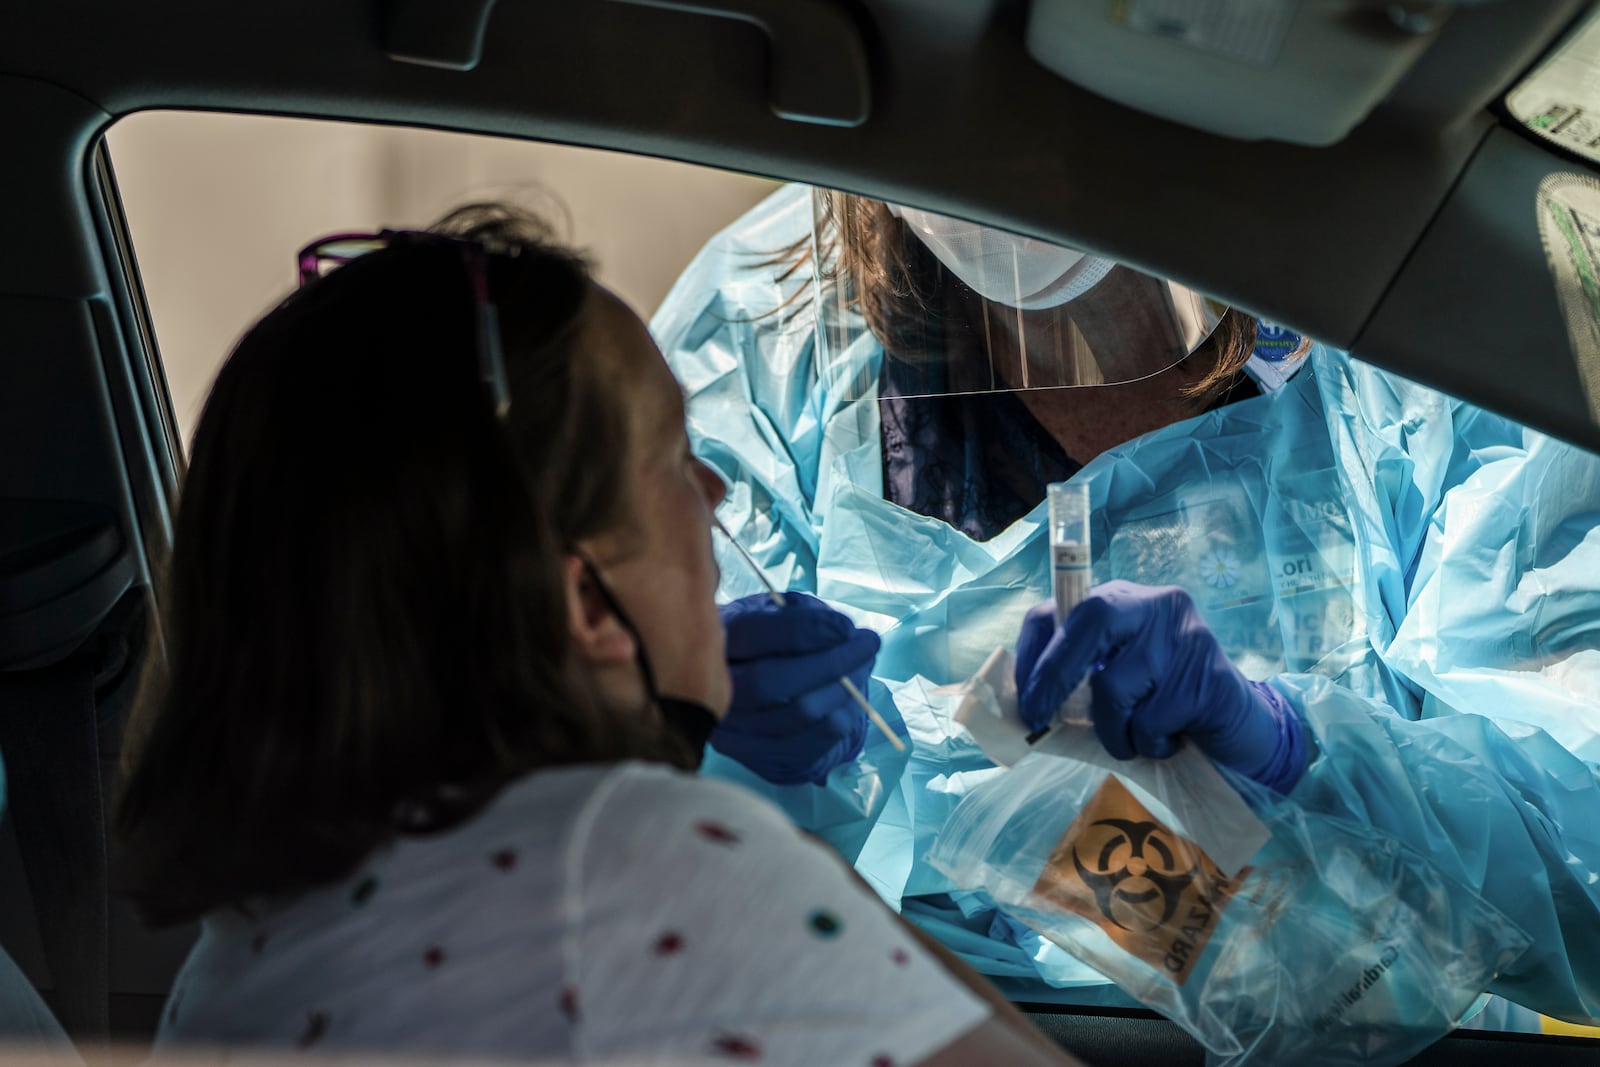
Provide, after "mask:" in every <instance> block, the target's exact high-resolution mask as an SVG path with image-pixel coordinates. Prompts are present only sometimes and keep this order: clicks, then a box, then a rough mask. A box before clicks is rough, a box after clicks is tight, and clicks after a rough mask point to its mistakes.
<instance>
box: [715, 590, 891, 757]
mask: <svg viewBox="0 0 1600 1067" xmlns="http://www.w3.org/2000/svg"><path fill="white" fill-rule="evenodd" d="M784 600H785V604H784V606H783V607H781V608H780V607H779V606H778V605H777V604H775V603H773V601H772V598H771V597H770V596H768V595H767V594H765V593H759V594H756V595H755V596H747V597H744V598H742V599H739V600H735V601H734V602H733V603H731V604H727V605H724V606H723V607H722V609H721V610H722V624H723V626H724V627H726V629H727V655H728V669H729V671H730V672H731V673H732V675H733V705H732V706H731V707H730V708H729V709H728V714H727V715H726V716H725V717H724V718H723V720H722V722H721V723H720V724H718V726H717V728H716V730H715V731H714V732H713V733H712V734H711V747H712V748H715V749H716V750H717V751H718V752H721V753H722V754H723V755H725V756H728V757H729V758H731V759H735V760H738V761H739V762H740V763H742V764H744V765H745V766H746V767H748V768H750V769H751V770H752V771H754V772H755V773H757V774H759V775H760V776H761V777H762V778H765V779H766V780H767V781H769V782H772V783H774V784H776V785H793V784H796V783H799V782H818V783H820V782H821V781H822V780H823V779H825V778H827V776H828V772H829V771H831V770H833V768H835V767H837V766H838V765H839V764H841V763H844V762H846V761H848V760H852V759H855V757H856V756H857V755H859V754H860V752H861V748H862V746H863V745H864V744H865V742H866V738H867V717H866V714H865V713H864V712H863V711H862V710H861V708H860V707H859V706H858V705H857V704H856V703H855V701H853V700H851V699H850V694H849V693H847V692H845V688H844V686H843V685H840V684H839V679H840V678H841V677H848V678H849V679H850V680H851V681H852V682H854V683H855V685H856V688H858V689H860V690H861V691H862V692H863V693H865V692H866V691H867V679H868V677H869V676H870V675H871V673H872V663H873V660H874V659H875V658H876V657H877V655H878V647H879V641H878V635H877V634H875V633H873V632H872V631H871V630H862V629H860V628H858V627H857V626H856V625H855V624H854V623H852V622H851V621H850V620H849V619H848V618H846V617H845V616H843V615H841V614H839V613H838V612H837V611H834V610H833V609H832V608H830V607H828V605H826V604H824V603H823V602H822V601H820V600H818V599H817V598H816V597H811V596H806V595H805V594H804V593H785V594H784Z"/></svg>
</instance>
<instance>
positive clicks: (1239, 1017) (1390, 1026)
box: [929, 752, 1529, 1065]
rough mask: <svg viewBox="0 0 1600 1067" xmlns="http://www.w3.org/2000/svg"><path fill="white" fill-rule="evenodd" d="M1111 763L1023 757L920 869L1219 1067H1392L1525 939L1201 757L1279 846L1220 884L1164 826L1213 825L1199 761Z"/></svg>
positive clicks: (1414, 859) (1485, 908) (1211, 865)
mask: <svg viewBox="0 0 1600 1067" xmlns="http://www.w3.org/2000/svg"><path fill="white" fill-rule="evenodd" d="M1106 762H1109V761H1106ZM1106 762H1102V761H1087V762H1086V761H1084V760H1081V759H1077V758H1073V757H1072V756H1071V755H1061V754H1054V753H1048V752H1034V753H1032V754H1030V755H1028V756H1026V757H1025V758H1023V759H1022V760H1020V761H1019V762H1018V763H1016V764H1015V765H1014V766H1013V767H1012V768H1011V769H1010V770H1009V771H1007V772H1005V773H1004V774H1001V775H998V776H997V777H996V778H994V779H993V780H991V781H988V782H985V783H983V784H982V785H980V786H978V787H977V788H975V789H974V790H973V791H972V792H971V793H969V794H968V795H967V796H966V797H965V798H964V799H963V800H962V802H961V803H960V805H959V806H958V807H957V808H956V810H955V812H954V813H953V814H952V815H951V816H950V818H949V820H948V821H947V822H946V823H945V826H944V828H943V829H942V831H941V832H940V834H939V837H938V839H937V840H936V841H935V843H934V846H933V849H932V852H931V854H930V856H929V861H930V862H931V863H932V864H933V865H934V866H935V867H937V868H938V869H940V870H941V871H943V872H944V873H945V874H947V875H948V876H949V877H950V878H952V879H953V880H954V881H955V882H956V884H957V885H959V886H961V887H962V888H964V889H974V890H983V891H985V892H987V893H988V894H989V895H990V896H991V897H993V898H994V900H995V901H996V902H997V903H998V904H999V905H1000V906H1001V907H1002V908H1003V909H1004V910H1005V911H1006V912H1008V913H1009V914H1010V915H1011V916H1012V917H1014V918H1016V919H1018V920H1020V921H1022V922H1024V923H1026V924H1027V925H1029V926H1031V927H1033V928H1034V929H1035V930H1038V931H1039V932H1040V933H1041V934H1042V935H1043V936H1045V937H1046V938H1048V939H1049V940H1051V941H1053V942H1055V943H1056V944H1058V945H1060V946H1061V947H1063V948H1064V949H1066V950H1067V951H1068V952H1070V953H1071V954H1073V955H1074V956H1076V957H1077V958H1078V959H1080V960H1082V961H1083V962H1085V963H1087V964H1089V965H1090V966H1092V967H1094V968H1095V969H1097V970H1098V971H1100V972H1101V973H1102V974H1104V975H1105V976H1106V977H1107V978H1108V979H1110V980H1111V981H1114V982H1116V983H1117V984H1118V985H1119V986H1121V987H1122V988H1123V990H1124V991H1126V992H1127V993H1129V994H1131V995H1132V996H1134V997H1136V998H1138V999H1139V1000H1140V1001H1141V1002H1143V1003H1144V1004H1146V1005H1148V1006H1149V1007H1151V1008H1153V1009H1154V1010H1156V1011H1159V1012H1161V1013H1162V1014H1163V1015H1166V1016H1167V1017H1168V1018H1170V1019H1171V1020H1173V1021H1174V1022H1176V1023H1178V1024H1179V1025H1180V1026H1182V1027H1183V1028H1184V1029H1186V1030H1187V1031H1188V1032H1189V1033H1191V1034H1192V1035H1194V1037H1195V1038H1196V1039H1197V1040H1198V1041H1200V1042H1201V1043H1202V1044H1203V1045H1204V1046H1205V1047H1206V1049H1207V1053H1208V1054H1207V1060H1208V1062H1209V1063H1211V1064H1227V1065H1235V1064H1244V1063H1287V1062H1296V1063H1299V1064H1313V1063H1315V1064H1343V1063H1351V1064H1354V1063H1362V1064H1368V1063H1399V1062H1401V1061H1403V1060H1406V1059H1408V1058H1410V1057H1411V1056H1413V1055H1415V1054H1416V1053H1417V1052H1418V1051H1419V1050H1421V1049H1422V1048H1424V1047H1426V1046H1427V1045H1429V1044H1431V1043H1432V1042H1433V1041H1435V1040H1437V1039H1438V1038H1439V1037H1441V1036H1443V1035H1444V1034H1446V1033H1448V1032H1449V1031H1450V1030H1451V1029H1452V1028H1454V1027H1455V1026H1456V1024H1457V1023H1458V1022H1459V1021H1460V1019H1461V1017H1462V1016H1463V1014H1464V1013H1465V1012H1466V1011H1467V1010H1468V1009H1469V1008H1470V1007H1471V1006H1472V1004H1473V1001H1474V1000H1475V998H1476V997H1477V996H1478V994H1479V993H1481V992H1482V991H1483V990H1484V989H1485V988H1486V987H1487V986H1488V985H1489V983H1490V982H1491V981H1492V980H1493V979H1494V977H1495V975H1496V974H1497V973H1499V972H1500V971H1501V970H1502V969H1503V968H1505V967H1507V966H1508V965H1510V964H1511V963H1512V962H1513V961H1515V960H1516V959H1517V958H1518V957H1519V956H1521V955H1522V954H1523V953H1524V952H1525V951H1526V950H1527V948H1528V946H1529V941H1528V938H1527V937H1526V935H1524V934H1523V932H1522V931H1521V930H1520V929H1519V928H1518V927H1517V926H1516V925H1515V924H1513V923H1512V922H1511V921H1510V920H1508V919H1507V918H1505V917H1504V916H1503V915H1502V914H1501V913H1500V912H1499V911H1497V910H1496V909H1494V908H1493V907H1491V906H1490V905H1489V904H1487V903H1486V902H1485V901H1484V900H1483V899H1482V898H1481V897H1479V896H1478V895H1477V894H1476V893H1475V892H1473V891H1472V890H1471V889H1469V888H1467V887H1466V886H1464V885H1462V884H1460V883H1459V882H1457V881H1455V880H1453V879H1451V878H1449V877H1447V876H1445V875H1444V874H1442V873H1440V872H1439V871H1438V870H1436V869H1435V867H1434V866H1433V865H1432V864H1431V863H1430V862H1429V861H1428V859H1427V858H1425V857H1424V856H1422V855H1421V854H1419V853H1417V852H1414V851H1412V850H1410V849H1408V848H1407V847H1405V846H1404V845H1402V844H1401V843H1400V842H1399V841H1397V840H1396V839H1395V838H1393V837H1391V836H1389V835H1387V834H1385V833H1382V832H1379V831H1375V830H1373V829H1372V828H1371V827H1369V826H1363V825H1360V824H1358V823H1356V822H1354V821H1351V820H1346V819H1342V818H1337V817H1334V816H1330V815H1327V814H1323V813H1320V812H1312V811H1307V810H1304V809H1303V808H1301V807H1300V806H1298V805H1297V804H1295V803H1294V802H1292V801H1291V800H1289V799H1286V798H1284V797H1280V796H1278V795H1276V794H1272V793H1269V792H1268V791H1267V790H1265V789H1262V788H1261V787H1259V786H1257V785H1255V783H1253V782H1249V781H1247V780H1245V779H1242V778H1239V777H1238V776H1235V775H1232V774H1228V772H1218V771H1217V769H1216V768H1212V767H1210V765H1209V763H1207V764H1206V768H1207V770H1208V771H1210V772H1211V773H1224V774H1228V781H1229V782H1231V783H1232V784H1233V785H1234V787H1235V788H1236V789H1237V790H1238V791H1239V793H1240V794H1241V795H1242V796H1243V797H1244V799H1245V800H1246V802H1247V803H1248V806H1249V808H1250V809H1251V811H1252V812H1253V815H1252V816H1251V818H1252V819H1254V820H1259V823H1260V824H1261V826H1264V827H1265V829H1266V831H1267V834H1268V836H1267V838H1266V841H1265V844H1263V845H1261V847H1260V848H1259V849H1258V850H1256V851H1255V852H1254V854H1253V855H1250V856H1248V857H1247V859H1246V865H1245V866H1243V867H1242V868H1240V869H1238V870H1237V871H1235V872H1231V873H1229V872H1225V871H1224V870H1223V869H1222V868H1221V867H1219V866H1218V864H1217V863H1216V862H1214V861H1213V859H1212V857H1211V856H1210V855H1209V854H1208V853H1207V852H1206V851H1205V850H1203V849H1202V848H1201V847H1200V846H1198V845H1196V844H1195V843H1194V840H1193V838H1192V837H1190V836H1186V835H1185V834H1184V833H1183V832H1180V831H1179V830H1175V829H1174V828H1173V827H1172V825H1170V820H1172V819H1173V818H1174V815H1173V813H1175V812H1187V813H1189V814H1190V818H1191V820H1192V821H1194V822H1195V823H1196V825H1206V824H1207V822H1208V820H1207V819H1206V818H1205V817H1204V816H1203V815H1198V812H1197V806H1198V805H1203V804H1204V800H1203V797H1204V795H1205V792H1206V789H1207V788H1208V787H1207V786H1206V785H1205V784H1204V783H1203V782H1200V783H1198V784H1197V781H1196V780H1197V779H1198V778H1200V777H1203V776H1202V775H1198V774H1196V773H1195V771H1194V770H1193V764H1188V765H1186V764H1184V763H1182V762H1180V761H1177V760H1171V761H1154V760H1136V761H1130V765H1129V772H1128V773H1124V772H1123V770H1122V769H1121V768H1120V767H1119V768H1118V769H1117V770H1115V771H1113V770H1112V769H1111V768H1110V767H1108V766H1107V765H1106ZM1202 762H1204V761H1202ZM1135 764H1139V765H1142V766H1139V767H1138V768H1137V770H1134V769H1133V765H1135ZM1141 783H1142V784H1141ZM1156 812H1161V813H1162V814H1160V815H1158V814H1156ZM1197 816H1198V817H1197ZM1210 822H1211V825H1208V826H1207V831H1206V833H1205V834H1204V835H1202V836H1204V837H1207V838H1210V837H1211V836H1212V835H1214V834H1215V833H1216V832H1217V828H1216V826H1215V825H1214V820H1211V821H1210ZM1235 851H1237V850H1235Z"/></svg>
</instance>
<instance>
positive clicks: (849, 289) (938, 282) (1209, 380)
mask: <svg viewBox="0 0 1600 1067" xmlns="http://www.w3.org/2000/svg"><path fill="white" fill-rule="evenodd" d="M817 196H818V200H819V204H818V209H817V214H818V224H817V226H816V232H817V234H819V235H821V237H820V240H818V239H814V238H812V237H807V238H805V239H803V240H801V241H798V242H796V243H795V244H794V245H793V246H792V247H790V248H788V249H785V250H784V251H783V252H782V253H781V256H780V258H781V261H782V265H783V266H784V268H785V275H784V276H785V278H789V277H794V276H801V275H803V274H804V273H808V272H811V271H816V272H817V273H818V274H819V275H820V277H821V280H822V281H823V282H824V284H828V285H837V286H841V287H842V288H843V291H844V292H845V293H846V294H847V300H848V302H849V303H850V304H851V305H852V306H853V307H855V308H857V309H858V310H859V311H860V313H861V316H862V318H863V319H864V320H865V321H866V325H867V328H868V329H869V330H871V331H872V333H873V335H874V336H875V337H877V338H878V340H879V341H880V342H882V344H883V346H884V350H885V351H886V352H888V353H889V354H890V355H891V356H894V357H896V358H900V359H904V360H907V361H910V362H915V361H916V360H917V359H918V357H919V353H921V352H924V351H926V350H927V349H928V348H929V346H930V345H937V344H938V334H939V332H940V331H941V330H942V329H949V330H951V331H952V332H959V331H961V330H963V329H968V328H970V326H969V324H965V323H958V322H950V321H947V316H949V315H951V314H952V313H953V312H952V309H953V308H956V307H959V305H960V303H961V302H960V301H952V300H946V299H944V298H943V294H944V293H946V292H948V291H949V289H950V287H952V286H954V287H963V288H964V286H963V283H962V282H961V281H960V279H958V278H956V277H955V276H954V275H953V274H951V273H950V271H949V270H948V269H947V268H946V267H945V266H944V264H942V263H940V262H939V259H938V257H937V256H935V255H934V254H933V253H932V252H931V251H929V250H928V247H927V246H926V245H924V244H923V243H922V242H921V241H919V240H918V239H917V238H916V236H915V235H914V234H913V233H912V232H911V229H910V227H908V226H907V225H906V224H905V222H904V221H903V220H901V219H899V218H897V217H895V215H894V214H893V213H892V212H891V211H890V210H889V208H888V206H887V205H886V204H884V203H883V201H881V200H871V199H868V198H866V197H861V196H855V195H853V194H851V193H842V192H837V191H819V192H818V194H817ZM1255 337H1256V320H1255V319H1254V318H1252V317H1251V316H1250V315H1248V314H1246V313H1244V312H1242V311H1237V310H1232V309H1230V310H1229V311H1228V313H1227V314H1226V315H1224V316H1223V317H1222V321H1221V322H1220V323H1219V324H1218V325H1217V328H1216V329H1215V330H1214V331H1213V332H1212V334H1211V336H1210V337H1209V338H1208V339H1207V340H1206V342H1205V343H1204V344H1203V345H1201V346H1200V347H1199V348H1198V349H1196V350H1195V352H1194V353H1192V354H1191V355H1190V356H1189V357H1188V359H1186V360H1184V361H1183V364H1185V365H1192V366H1194V367H1197V368H1199V372H1198V376H1197V377H1195V378H1194V379H1193V380H1191V381H1189V382H1187V383H1186V384H1185V385H1184V386H1183V387H1182V389H1181V393H1182V396H1183V398H1184V399H1185V400H1186V401H1188V402H1189V403H1190V404H1191V405H1192V406H1193V408H1194V410H1195V411H1196V412H1198V411H1202V410H1204V409H1205V408H1206V407H1208V406H1209V405H1210V404H1211V403H1212V402H1213V401H1215V400H1216V399H1217V398H1218V397H1219V396H1221V395H1222V394H1224V393H1226V392H1227V391H1228V390H1229V389H1230V388H1231V387H1232V386H1233V384H1234V383H1235V382H1236V381H1237V380H1238V377H1239V374H1240V372H1242V371H1243V370H1244V365H1245V364H1246V363H1247V362H1248V361H1249V359H1250V353H1251V351H1252V350H1253V349H1254V346H1255Z"/></svg>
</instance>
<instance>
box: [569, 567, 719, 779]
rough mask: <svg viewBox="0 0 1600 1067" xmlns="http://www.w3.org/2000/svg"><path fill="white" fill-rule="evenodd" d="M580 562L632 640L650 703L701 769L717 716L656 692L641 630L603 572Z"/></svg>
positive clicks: (694, 704) (680, 699)
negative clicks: (701, 762)
mask: <svg viewBox="0 0 1600 1067" xmlns="http://www.w3.org/2000/svg"><path fill="white" fill-rule="evenodd" d="M578 558H579V559H581V560H582V561H583V569H584V570H585V571H586V572H588V575H589V580H590V581H591V582H593V583H594V587H595V589H596V591H598V592H599V594H600V599H601V600H604V601H605V602H606V607H607V608H609V609H610V610H611V614H613V615H615V616H616V617H617V621H618V622H620V623H621V624H622V628H623V629H624V630H627V631H628V635H629V636H630V637H632V638H633V647H634V650H635V651H634V662H636V663H637V664H638V665H639V675H640V677H642V678H643V679H644V687H645V692H646V693H647V694H648V695H649V697H650V702H651V703H652V704H654V705H655V706H656V708H657V709H658V710H659V711H660V712H661V718H662V719H664V720H665V721H666V724H667V726H668V727H670V728H671V729H672V731H673V732H674V733H676V734H677V735H678V736H679V737H681V738H682V739H683V740H684V741H685V742H686V743H687V744H688V746H689V749H690V751H691V752H692V753H693V754H694V757H693V758H694V765H695V766H696V767H698V766H699V765H700V759H701V757H702V756H703V755H704V753H705V748H706V742H707V741H708V740H709V739H710V737H711V731H713V730H715V729H716V728H717V717H716V715H715V714H713V713H712V711H711V709H710V708H708V707H706V706H705V705H704V704H701V703H698V702H697V701H693V700H684V699H682V698H680V697H670V696H663V695H662V693H661V692H660V690H658V689H657V688H656V673H655V671H653V670H651V668H650V657H649V655H647V654H646V653H645V650H644V639H643V638H642V637H640V636H639V628H638V627H636V626H634V625H633V620H632V619H630V618H628V613H627V612H625V611H623V610H622V605H621V604H620V603H618V601H617V598H616V597H615V596H613V595H612V593H611V587H610V586H608V585H606V583H605V581H604V580H603V579H602V578H601V577H600V571H599V570H598V569H597V568H596V567H595V565H594V564H593V563H591V562H589V557H588V556H579V557H578Z"/></svg>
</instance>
